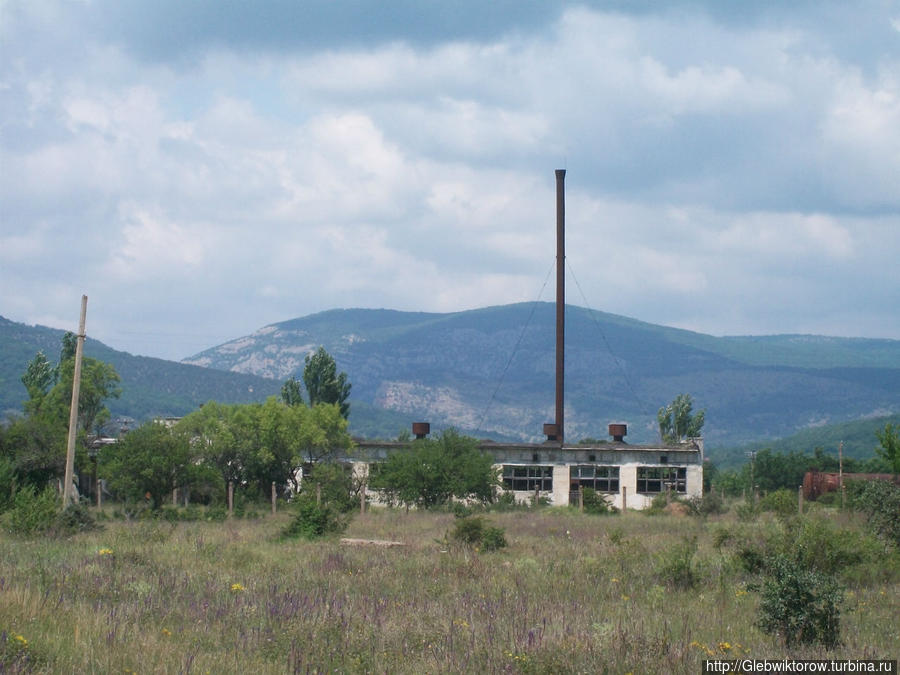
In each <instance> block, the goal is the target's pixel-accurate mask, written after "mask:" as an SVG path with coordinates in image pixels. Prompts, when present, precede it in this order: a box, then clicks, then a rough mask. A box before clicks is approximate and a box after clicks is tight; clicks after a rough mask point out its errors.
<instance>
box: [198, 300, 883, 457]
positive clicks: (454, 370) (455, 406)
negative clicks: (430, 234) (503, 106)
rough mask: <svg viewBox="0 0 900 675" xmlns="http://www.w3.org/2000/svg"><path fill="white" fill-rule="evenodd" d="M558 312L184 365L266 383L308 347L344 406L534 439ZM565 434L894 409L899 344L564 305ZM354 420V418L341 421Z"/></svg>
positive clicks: (435, 322)
mask: <svg viewBox="0 0 900 675" xmlns="http://www.w3.org/2000/svg"><path fill="white" fill-rule="evenodd" d="M554 340H555V306H554V305H553V304H552V303H522V304H514V305H504V306H499V307H488V308H483V309H476V310H470V311H463V312H453V313H447V314H432V313H422V312H398V311H392V310H383V309H380V310H372V309H350V310H331V311H327V312H322V313H319V314H314V315H311V316H307V317H303V318H299V319H293V320H290V321H285V322H281V323H276V324H272V325H270V326H266V327H264V328H261V329H260V330H258V331H257V332H255V333H254V334H252V335H248V336H244V337H241V338H238V339H236V340H232V341H230V342H227V343H225V344H222V345H219V346H217V347H214V348H212V349H208V350H205V351H203V352H200V353H199V354H196V355H194V356H192V357H190V358H189V359H186V362H187V363H191V364H194V365H201V366H204V367H207V368H215V369H220V370H229V371H232V372H238V373H252V374H255V375H263V376H266V377H271V378H276V379H282V380H283V379H286V378H287V377H290V376H292V375H298V374H299V373H300V372H301V371H302V368H303V358H304V356H305V354H307V353H309V351H311V350H312V349H315V348H316V347H317V346H318V345H324V347H325V348H326V349H327V350H328V351H329V352H330V353H331V354H332V355H333V356H334V357H335V360H336V361H337V363H338V367H339V368H340V369H341V370H345V371H346V372H347V374H348V376H349V379H350V381H351V382H352V384H353V391H352V395H351V399H352V400H353V401H354V402H356V401H359V402H364V403H367V404H370V405H372V406H374V407H375V408H376V409H385V410H392V411H395V412H398V413H402V414H403V415H404V416H405V417H406V419H409V420H412V419H415V420H420V421H430V422H432V423H433V424H437V425H438V426H447V425H452V426H455V427H457V428H459V429H461V430H463V431H465V432H468V433H472V434H474V435H477V436H481V437H492V438H497V439H501V438H503V439H522V440H540V438H541V436H540V434H541V429H542V425H543V423H545V422H550V421H552V419H553V415H554V412H553V410H554V390H553V388H554V363H555V361H554ZM565 384H566V421H565V425H566V437H567V439H569V440H578V439H579V438H583V437H595V438H605V437H606V426H607V423H608V422H611V421H624V422H627V423H628V424H629V440H632V442H651V441H653V440H655V438H656V436H657V428H656V412H657V410H658V409H659V407H660V406H662V405H665V404H666V403H668V402H669V401H671V400H672V399H673V398H674V397H675V396H676V395H677V394H679V393H682V392H686V393H689V394H691V395H692V396H693V398H694V401H695V407H696V408H697V409H701V408H702V409H705V410H706V419H707V423H706V427H705V428H704V435H705V437H706V439H707V441H708V442H709V443H710V444H712V445H736V444H740V443H745V442H750V441H757V440H760V439H772V438H778V437H782V436H787V435H790V434H792V433H794V432H796V431H798V430H802V429H805V428H811V427H816V426H821V425H825V424H833V423H838V422H847V421H851V420H857V419H862V418H869V417H877V416H883V415H888V414H891V413H896V412H900V340H888V339H862V338H834V337H821V336H812V335H776V336H765V337H713V336H710V335H704V334H700V333H695V332H691V331H686V330H680V329H675V328H669V327H664V326H658V325H654V324H649V323H644V322H641V321H637V320H635V319H630V318H627V317H623V316H617V315H614V314H607V313H603V312H597V311H592V310H588V309H584V308H581V307H575V306H569V307H567V311H566V380H565ZM352 421H353V414H352V412H351V423H352Z"/></svg>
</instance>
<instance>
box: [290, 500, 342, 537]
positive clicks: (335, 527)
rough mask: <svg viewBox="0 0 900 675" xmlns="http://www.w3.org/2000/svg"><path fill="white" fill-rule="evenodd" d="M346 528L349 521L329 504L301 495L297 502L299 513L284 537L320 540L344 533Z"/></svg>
mask: <svg viewBox="0 0 900 675" xmlns="http://www.w3.org/2000/svg"><path fill="white" fill-rule="evenodd" d="M346 528H347V521H346V519H344V518H342V517H341V514H340V513H339V512H338V510H337V509H335V508H334V507H332V506H331V505H330V504H328V503H324V502H323V503H321V504H317V503H316V499H315V497H310V496H308V495H301V496H300V498H299V499H298V500H297V513H296V515H295V516H294V519H293V520H292V521H291V523H290V524H289V525H288V526H287V527H286V528H285V530H284V531H283V532H282V536H284V537H290V538H293V537H303V538H304V539H318V538H320V537H324V536H325V535H328V534H336V533H340V532H343V531H344V530H345V529H346Z"/></svg>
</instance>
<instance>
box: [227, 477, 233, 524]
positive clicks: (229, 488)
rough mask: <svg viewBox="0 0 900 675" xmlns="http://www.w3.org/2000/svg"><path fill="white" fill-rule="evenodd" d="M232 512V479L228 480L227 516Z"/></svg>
mask: <svg viewBox="0 0 900 675" xmlns="http://www.w3.org/2000/svg"><path fill="white" fill-rule="evenodd" d="M233 514H234V481H232V480H230V481H228V517H229V518H231V516H232V515H233Z"/></svg>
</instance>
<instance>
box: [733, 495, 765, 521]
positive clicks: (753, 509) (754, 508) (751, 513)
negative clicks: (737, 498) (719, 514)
mask: <svg viewBox="0 0 900 675" xmlns="http://www.w3.org/2000/svg"><path fill="white" fill-rule="evenodd" d="M734 512H735V514H737V517H738V520H740V521H741V522H744V523H749V522H751V521H754V520H756V518H757V516H759V506H758V505H757V504H754V503H753V501H752V500H749V501H744V502H741V503H740V504H738V505H737V507H736V508H735V509H734Z"/></svg>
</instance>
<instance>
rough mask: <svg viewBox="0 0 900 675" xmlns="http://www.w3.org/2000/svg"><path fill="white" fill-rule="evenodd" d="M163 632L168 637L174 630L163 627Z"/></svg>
mask: <svg viewBox="0 0 900 675" xmlns="http://www.w3.org/2000/svg"><path fill="white" fill-rule="evenodd" d="M161 632H162V634H163V635H165V636H166V637H169V636H170V635H171V634H172V631H170V630H169V629H168V628H163V629H162V631H161Z"/></svg>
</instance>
